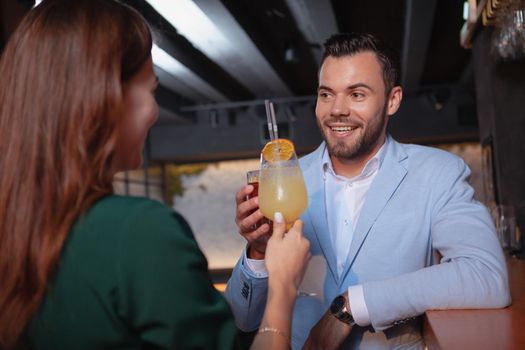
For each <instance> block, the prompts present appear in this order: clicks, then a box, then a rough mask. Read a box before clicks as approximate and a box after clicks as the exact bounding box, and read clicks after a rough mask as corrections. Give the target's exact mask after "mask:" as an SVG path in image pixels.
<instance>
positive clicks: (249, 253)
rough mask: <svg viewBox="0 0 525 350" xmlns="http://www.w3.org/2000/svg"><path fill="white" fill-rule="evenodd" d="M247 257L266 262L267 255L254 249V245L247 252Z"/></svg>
mask: <svg viewBox="0 0 525 350" xmlns="http://www.w3.org/2000/svg"><path fill="white" fill-rule="evenodd" d="M246 256H247V258H248V259H254V260H264V257H265V254H264V253H263V252H260V251H258V250H257V249H255V248H254V247H253V245H252V244H250V245H249V246H248V249H247V251H246Z"/></svg>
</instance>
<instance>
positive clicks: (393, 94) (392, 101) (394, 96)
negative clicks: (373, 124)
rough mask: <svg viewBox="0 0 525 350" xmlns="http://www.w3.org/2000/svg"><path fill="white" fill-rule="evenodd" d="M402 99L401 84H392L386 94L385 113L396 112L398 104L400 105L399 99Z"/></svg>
mask: <svg viewBox="0 0 525 350" xmlns="http://www.w3.org/2000/svg"><path fill="white" fill-rule="evenodd" d="M402 99H403V89H402V88H401V86H394V87H393V88H392V90H391V91H390V94H388V103H387V110H386V114H387V115H389V116H390V115H392V114H394V113H396V112H397V110H398V109H399V106H400V105H401V100H402Z"/></svg>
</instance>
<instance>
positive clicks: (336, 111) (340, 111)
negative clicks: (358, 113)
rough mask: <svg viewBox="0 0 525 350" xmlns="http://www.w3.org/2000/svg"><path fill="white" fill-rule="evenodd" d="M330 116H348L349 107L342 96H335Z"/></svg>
mask: <svg viewBox="0 0 525 350" xmlns="http://www.w3.org/2000/svg"><path fill="white" fill-rule="evenodd" d="M330 114H331V115H332V116H342V115H345V116H346V115H349V114H350V105H349V104H348V101H346V99H345V97H344V96H336V98H335V100H334V103H333V104H332V108H331V110H330Z"/></svg>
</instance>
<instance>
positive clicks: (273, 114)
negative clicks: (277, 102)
mask: <svg viewBox="0 0 525 350" xmlns="http://www.w3.org/2000/svg"><path fill="white" fill-rule="evenodd" d="M270 115H271V116H272V126H273V137H274V138H276V139H278V138H279V134H278V132H277V121H276V120H275V110H274V109H273V102H270Z"/></svg>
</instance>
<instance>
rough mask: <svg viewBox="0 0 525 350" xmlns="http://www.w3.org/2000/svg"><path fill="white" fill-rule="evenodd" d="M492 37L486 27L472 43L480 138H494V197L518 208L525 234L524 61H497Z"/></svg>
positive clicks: (500, 201)
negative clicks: (491, 46)
mask: <svg viewBox="0 0 525 350" xmlns="http://www.w3.org/2000/svg"><path fill="white" fill-rule="evenodd" d="M491 36H492V28H490V27H488V28H487V27H483V28H482V29H481V30H480V31H479V32H478V33H477V35H476V37H475V39H474V43H473V59H474V73H475V83H476V94H477V109H478V116H479V129H480V140H481V141H482V142H483V141H486V142H487V141H490V140H491V139H492V147H493V161H494V176H495V181H494V182H495V190H496V198H495V199H496V201H497V202H498V204H508V205H512V206H513V207H514V208H515V211H516V219H517V221H518V226H519V228H520V230H521V232H522V233H525V61H521V62H513V63H508V62H507V63H501V62H497V61H496V60H495V59H494V58H493V57H492V56H491V53H490V45H491Z"/></svg>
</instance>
